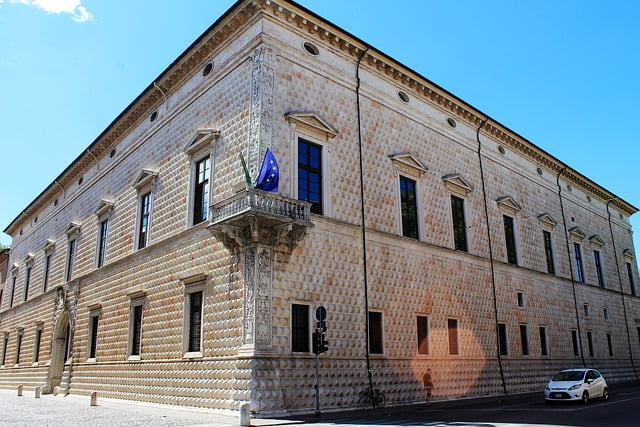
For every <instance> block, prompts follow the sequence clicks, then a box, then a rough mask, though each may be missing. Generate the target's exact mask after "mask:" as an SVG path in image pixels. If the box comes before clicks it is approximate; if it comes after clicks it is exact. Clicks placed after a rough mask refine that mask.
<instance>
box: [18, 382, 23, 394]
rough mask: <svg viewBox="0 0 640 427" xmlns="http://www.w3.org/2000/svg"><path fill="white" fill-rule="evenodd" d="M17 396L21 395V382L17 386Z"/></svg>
mask: <svg viewBox="0 0 640 427" xmlns="http://www.w3.org/2000/svg"><path fill="white" fill-rule="evenodd" d="M18 396H22V384H20V385H19V386H18Z"/></svg>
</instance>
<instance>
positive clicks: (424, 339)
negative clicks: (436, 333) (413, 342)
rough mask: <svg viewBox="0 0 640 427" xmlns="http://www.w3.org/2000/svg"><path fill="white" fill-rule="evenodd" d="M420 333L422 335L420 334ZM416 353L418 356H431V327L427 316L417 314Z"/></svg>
mask: <svg viewBox="0 0 640 427" xmlns="http://www.w3.org/2000/svg"><path fill="white" fill-rule="evenodd" d="M421 332H422V333H421ZM416 338H417V340H418V341H417V347H416V351H417V353H418V355H420V356H428V355H430V354H431V325H430V319H429V316H427V315H425V314H418V315H417V316H416Z"/></svg>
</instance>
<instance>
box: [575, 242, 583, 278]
mask: <svg viewBox="0 0 640 427" xmlns="http://www.w3.org/2000/svg"><path fill="white" fill-rule="evenodd" d="M573 259H574V264H575V268H576V282H579V283H584V261H583V260H582V245H581V244H580V243H578V242H573Z"/></svg>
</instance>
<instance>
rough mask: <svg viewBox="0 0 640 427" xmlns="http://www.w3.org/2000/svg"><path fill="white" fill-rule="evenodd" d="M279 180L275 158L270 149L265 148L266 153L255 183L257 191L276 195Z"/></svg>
mask: <svg viewBox="0 0 640 427" xmlns="http://www.w3.org/2000/svg"><path fill="white" fill-rule="evenodd" d="M279 179H280V173H279V172H278V162H276V156H274V155H273V152H271V150H270V149H268V148H267V152H266V153H265V154H264V160H263V161H262V168H261V169H260V175H258V180H257V183H256V188H257V189H258V190H264V191H271V192H272V193H276V192H277V191H278V180H279Z"/></svg>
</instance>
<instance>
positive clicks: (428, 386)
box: [422, 368, 433, 405]
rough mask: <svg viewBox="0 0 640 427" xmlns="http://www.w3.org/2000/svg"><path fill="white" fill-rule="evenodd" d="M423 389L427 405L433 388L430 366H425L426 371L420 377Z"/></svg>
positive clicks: (429, 402)
mask: <svg viewBox="0 0 640 427" xmlns="http://www.w3.org/2000/svg"><path fill="white" fill-rule="evenodd" d="M422 383H423V384H424V391H425V393H426V394H427V405H430V404H431V391H432V390H433V381H432V379H431V368H427V373H426V374H424V376H423V377H422Z"/></svg>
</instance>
